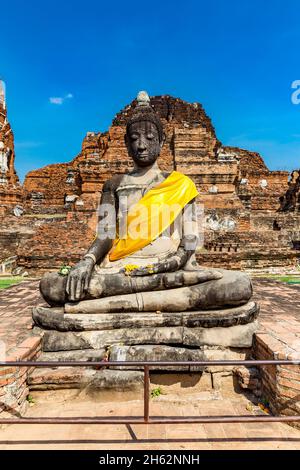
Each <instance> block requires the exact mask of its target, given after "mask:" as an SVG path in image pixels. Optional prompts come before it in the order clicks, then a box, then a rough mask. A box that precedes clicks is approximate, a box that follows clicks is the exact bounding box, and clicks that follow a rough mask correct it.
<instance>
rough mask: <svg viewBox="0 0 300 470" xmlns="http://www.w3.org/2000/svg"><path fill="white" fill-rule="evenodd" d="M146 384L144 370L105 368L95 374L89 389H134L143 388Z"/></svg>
mask: <svg viewBox="0 0 300 470" xmlns="http://www.w3.org/2000/svg"><path fill="white" fill-rule="evenodd" d="M143 384H144V374H143V372H140V371H136V370H109V369H103V370H101V371H97V373H96V374H95V375H94V377H93V379H92V381H91V383H90V384H89V386H88V389H92V390H97V389H110V388H112V389H114V390H120V391H125V390H128V389H130V390H132V389H136V388H142V387H143Z"/></svg>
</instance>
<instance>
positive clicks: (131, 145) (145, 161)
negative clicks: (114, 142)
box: [125, 91, 165, 167]
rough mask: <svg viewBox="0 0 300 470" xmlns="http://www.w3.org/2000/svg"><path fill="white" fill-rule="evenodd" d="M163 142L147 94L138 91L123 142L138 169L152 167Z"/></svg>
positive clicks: (159, 124) (162, 132) (160, 126)
mask: <svg viewBox="0 0 300 470" xmlns="http://www.w3.org/2000/svg"><path fill="white" fill-rule="evenodd" d="M164 141H165V136H164V131H163V127H162V123H161V122H160V119H159V117H158V116H157V114H156V113H155V111H154V110H153V108H152V107H151V105H150V98H149V96H148V93H147V92H145V91H140V92H139V94H138V96H137V105H136V107H135V109H134V111H133V113H132V114H131V116H130V118H129V119H128V121H127V125H126V135H125V142H126V145H127V149H128V153H129V155H130V156H131V158H132V159H133V161H134V162H135V164H136V165H137V166H139V167H147V166H151V165H153V163H155V161H156V160H157V158H158V156H159V154H160V152H161V149H162V146H163V144H164Z"/></svg>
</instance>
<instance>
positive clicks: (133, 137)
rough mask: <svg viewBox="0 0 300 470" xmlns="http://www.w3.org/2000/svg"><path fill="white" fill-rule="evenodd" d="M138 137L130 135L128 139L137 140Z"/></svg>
mask: <svg viewBox="0 0 300 470" xmlns="http://www.w3.org/2000/svg"><path fill="white" fill-rule="evenodd" d="M138 138H139V136H138V135H137V134H131V136H130V139H131V140H137V139H138Z"/></svg>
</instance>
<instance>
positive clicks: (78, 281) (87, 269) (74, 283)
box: [66, 258, 94, 302]
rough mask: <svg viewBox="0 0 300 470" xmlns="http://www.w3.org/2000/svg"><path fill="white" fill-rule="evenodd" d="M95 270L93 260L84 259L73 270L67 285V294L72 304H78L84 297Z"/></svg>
mask: <svg viewBox="0 0 300 470" xmlns="http://www.w3.org/2000/svg"><path fill="white" fill-rule="evenodd" d="M93 269H94V262H93V260H92V259H91V258H84V259H82V260H81V261H79V263H77V264H76V265H75V266H74V267H73V268H72V269H71V271H70V273H69V275H68V280H67V285H66V293H67V295H68V298H69V300H70V301H71V302H77V301H79V300H81V299H82V298H83V297H84V294H85V292H87V290H88V288H89V283H90V280H91V276H92V272H93Z"/></svg>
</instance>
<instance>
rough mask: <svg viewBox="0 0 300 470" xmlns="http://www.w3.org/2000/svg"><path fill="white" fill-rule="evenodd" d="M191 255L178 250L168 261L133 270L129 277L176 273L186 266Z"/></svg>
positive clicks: (182, 249) (181, 249) (180, 249)
mask: <svg viewBox="0 0 300 470" xmlns="http://www.w3.org/2000/svg"><path fill="white" fill-rule="evenodd" d="M191 254H192V252H188V251H186V250H185V249H184V248H179V249H178V251H177V253H176V255H174V256H171V257H170V258H169V259H168V261H164V262H162V263H154V264H152V265H149V266H145V267H142V268H137V269H134V270H133V271H131V272H130V276H150V275H151V274H158V273H167V272H171V271H177V270H178V269H181V268H182V267H183V266H184V265H185V264H186V262H187V260H188V259H189V258H190V256H191Z"/></svg>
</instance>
